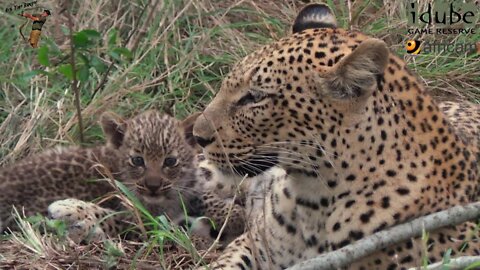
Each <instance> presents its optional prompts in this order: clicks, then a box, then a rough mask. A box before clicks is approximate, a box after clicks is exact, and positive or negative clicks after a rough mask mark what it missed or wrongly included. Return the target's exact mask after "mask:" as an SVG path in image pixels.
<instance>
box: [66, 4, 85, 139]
mask: <svg viewBox="0 0 480 270" xmlns="http://www.w3.org/2000/svg"><path fill="white" fill-rule="evenodd" d="M67 17H68V29H69V37H70V64H71V65H72V77H73V81H72V90H73V94H74V95H75V107H76V109H77V118H78V128H79V130H80V144H83V142H84V139H83V121H82V107H81V105H80V91H79V89H78V81H77V70H76V65H75V44H74V43H73V18H72V13H71V12H70V10H67Z"/></svg>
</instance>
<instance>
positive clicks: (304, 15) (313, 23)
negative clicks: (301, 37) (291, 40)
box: [292, 4, 337, 33]
mask: <svg viewBox="0 0 480 270" xmlns="http://www.w3.org/2000/svg"><path fill="white" fill-rule="evenodd" d="M336 27H337V19H335V15H334V14H333V12H332V11H331V10H330V8H329V7H328V6H327V5H325V4H311V5H308V6H306V7H304V8H303V9H302V10H301V11H300V12H299V13H298V15H297V18H296V19H295V22H294V23H293V27H292V31H293V33H298V32H301V31H303V30H305V29H312V28H336Z"/></svg>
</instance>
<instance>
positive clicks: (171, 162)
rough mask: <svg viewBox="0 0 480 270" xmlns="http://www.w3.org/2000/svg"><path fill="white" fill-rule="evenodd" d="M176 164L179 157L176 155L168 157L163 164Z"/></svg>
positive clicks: (168, 165) (166, 165)
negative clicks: (175, 156)
mask: <svg viewBox="0 0 480 270" xmlns="http://www.w3.org/2000/svg"><path fill="white" fill-rule="evenodd" d="M175 165H177V159H176V158H174V157H167V158H166V159H165V160H164V161H163V166H165V167H173V166H175Z"/></svg>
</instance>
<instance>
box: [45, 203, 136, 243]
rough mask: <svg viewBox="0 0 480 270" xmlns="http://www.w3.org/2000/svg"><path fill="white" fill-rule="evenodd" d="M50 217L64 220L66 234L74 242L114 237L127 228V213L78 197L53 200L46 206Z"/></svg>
mask: <svg viewBox="0 0 480 270" xmlns="http://www.w3.org/2000/svg"><path fill="white" fill-rule="evenodd" d="M48 216H49V217H50V218H51V219H55V220H61V221H64V222H65V223H66V225H67V236H68V237H69V238H70V239H72V240H73V241H74V242H76V243H80V242H90V241H97V240H102V239H105V238H106V237H107V236H111V237H115V236H117V235H118V234H120V233H122V232H123V231H124V230H125V229H126V228H127V219H126V218H128V216H129V215H126V214H123V213H119V212H117V211H114V210H111V209H108V208H103V207H101V206H98V205H96V204H94V203H91V202H85V201H82V200H78V199H73V198H70V199H65V200H59V201H55V202H53V203H52V204H50V205H49V206H48Z"/></svg>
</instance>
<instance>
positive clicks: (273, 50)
mask: <svg viewBox="0 0 480 270" xmlns="http://www.w3.org/2000/svg"><path fill="white" fill-rule="evenodd" d="M293 32H294V33H293V34H292V35H291V36H289V37H286V38H284V39H281V40H280V41H278V42H275V43H273V44H271V45H269V46H266V47H264V48H262V49H260V50H259V51H256V52H254V53H253V54H251V55H249V56H247V57H246V58H245V59H244V60H243V61H241V62H240V63H238V64H237V65H236V66H235V67H233V69H232V70H231V72H230V73H229V75H227V76H226V78H225V79H224V81H223V83H222V85H221V88H220V90H219V92H218V93H217V95H216V97H215V98H214V100H213V101H212V102H211V103H210V104H209V105H208V107H207V108H206V109H205V111H204V112H203V114H202V115H201V116H200V117H199V118H198V119H197V121H196V123H195V126H194V135H195V137H196V139H197V141H198V143H199V144H200V145H201V146H203V147H204V152H205V155H206V156H207V158H208V159H209V160H211V161H213V162H215V163H216V165H218V166H219V167H220V168H222V169H224V170H225V171H229V170H230V171H233V172H235V173H237V174H241V175H244V174H248V175H250V176H252V175H257V174H259V173H261V172H263V171H265V170H266V169H268V168H270V167H271V166H274V165H276V164H280V165H282V166H283V167H286V168H287V169H302V170H304V171H311V172H315V171H318V170H319V168H318V165H317V164H318V163H319V161H320V159H322V158H325V155H326V153H328V152H331V153H332V154H333V152H335V151H336V149H335V148H336V147H337V146H340V144H341V142H340V141H338V142H333V143H332V138H335V137H336V136H337V132H338V131H339V130H341V129H346V128H348V127H352V126H354V125H355V124H357V123H360V122H361V121H366V117H365V118H364V116H365V114H364V112H365V109H366V107H367V103H368V100H369V99H370V97H371V96H372V93H373V92H374V91H375V90H376V89H377V87H378V83H380V82H379V80H381V76H382V74H383V72H384V69H385V67H386V65H387V62H388V59H389V50H388V49H387V46H386V44H385V43H384V42H383V41H381V40H378V39H374V38H368V37H366V36H365V35H363V34H361V33H357V32H350V31H346V30H343V29H337V28H336V20H335V18H334V16H333V14H332V12H331V11H330V9H329V8H328V7H327V6H325V5H322V4H317V5H310V6H307V7H306V8H305V9H304V10H302V11H301V12H300V14H299V15H298V17H297V19H296V21H295V23H294V25H293ZM333 144H335V145H333ZM331 145H332V146H333V147H330V146H331Z"/></svg>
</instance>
